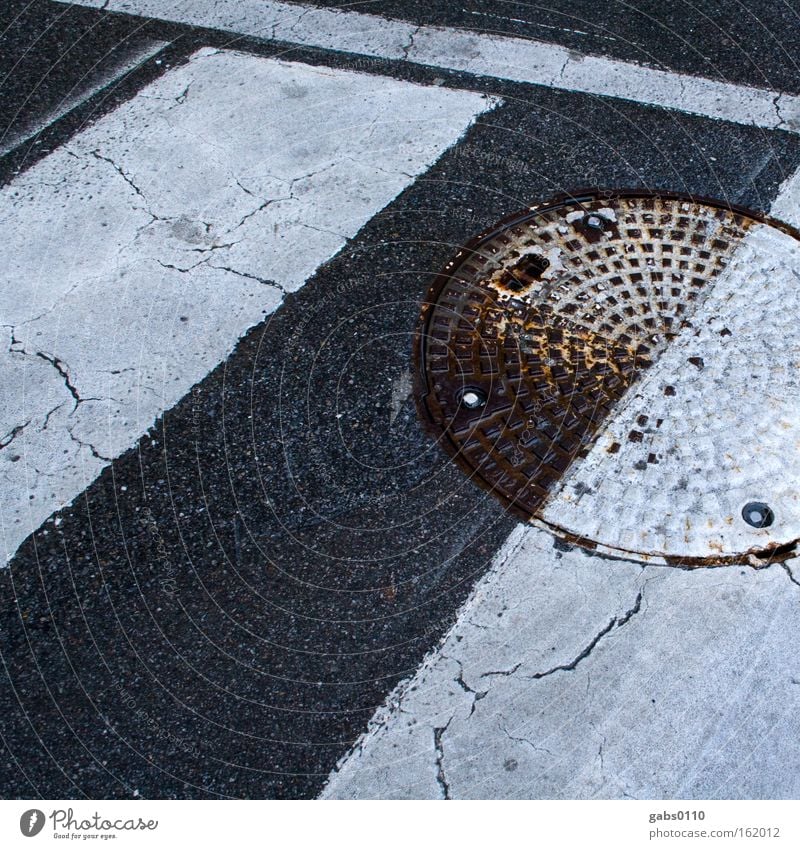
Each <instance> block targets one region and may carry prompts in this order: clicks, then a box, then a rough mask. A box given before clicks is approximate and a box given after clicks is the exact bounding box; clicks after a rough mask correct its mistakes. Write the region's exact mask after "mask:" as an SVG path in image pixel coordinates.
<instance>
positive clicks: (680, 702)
mask: <svg viewBox="0 0 800 849" xmlns="http://www.w3.org/2000/svg"><path fill="white" fill-rule="evenodd" d="M772 211H773V214H775V215H780V216H781V217H782V218H784V220H787V221H789V223H792V224H794V225H797V224H798V223H799V222H800V172H797V173H795V174H794V175H793V176H792V177H790V178H789V179H788V180H787V181H786V182H785V183H784V185H783V186H782V187H781V191H780V192H779V194H778V197H777V199H776V200H775V203H774V204H773V209H772ZM781 279H782V285H783V287H784V289H785V288H786V287H787V286H793V287H794V288H797V281H796V279H794V278H792V280H789V279H787V278H786V277H784V278H781ZM784 294H786V293H785V292H784V291H780V290H779V291H775V292H774V294H773V297H774V298H775V299H776V301H777V302H778V303H780V301H781V298H782V297H783V295H784ZM792 315H793V313H791V310H790V316H789V317H790V318H791V317H792ZM733 400H734V402H735V400H736V399H735V398H734V399H733ZM792 401H793V403H794V406H795V419H796V418H797V416H796V397H793V399H792ZM731 426H732V427H734V426H736V422H735V421H734V420H732V421H731ZM791 450H792V451H794V450H796V449H795V448H794V446H792V449H791ZM796 563H797V561H792V562H791V563H790V564H784V565H781V564H776V565H773V566H771V567H770V568H768V569H764V570H761V571H756V570H753V569H750V568H739V567H733V566H731V567H726V568H723V569H721V570H720V569H712V570H699V571H685V570H680V569H674V568H671V567H665V566H647V567H644V566H642V565H640V564H636V563H631V562H626V561H613V560H610V559H602V560H601V559H597V558H595V557H593V556H591V555H589V554H585V553H583V552H582V551H580V550H572V551H567V552H561V551H558V550H556V549H554V544H553V537H552V536H551V535H550V534H549V533H547V532H546V531H543V530H540V529H538V528H531V527H525V526H520V527H518V528H516V529H515V530H514V531H513V532H512V534H511V536H510V537H509V539H508V540H507V542H506V544H505V545H504V547H503V548H502V549H501V551H500V552H499V553H498V555H497V556H496V557H495V560H494V562H493V564H492V567H491V569H490V570H489V572H488V573H487V574H486V575H485V576H484V577H483V578H482V579H481V580H480V582H479V583H478V584H477V586H476V588H475V590H474V591H473V593H472V596H471V597H470V599H469V601H468V602H467V603H466V604H465V605H464V607H463V608H462V610H461V611H460V613H459V616H458V620H457V622H456V624H455V625H454V626H453V628H452V629H451V630H450V632H449V633H448V634H447V636H446V637H445V638H444V640H443V641H442V643H441V644H440V645H439V646H438V647H437V648H436V649H434V650H433V651H432V652H430V653H429V655H428V656H427V657H426V659H425V660H424V662H423V663H422V665H421V666H420V668H419V669H418V670H417V672H416V674H415V675H414V676H413V677H411V678H410V679H408V680H406V681H404V682H403V683H401V684H400V685H399V686H398V687H397V688H395V690H394V691H393V693H392V694H391V695H390V696H389V697H388V699H387V700H386V702H385V704H384V706H383V707H382V708H381V709H379V710H378V711H377V713H376V714H375V716H374V717H373V719H372V720H371V722H370V724H369V727H368V730H367V731H366V732H365V734H363V735H362V737H361V738H360V739H359V740H358V742H357V743H356V745H355V746H354V748H353V750H352V751H351V752H350V753H349V754H348V755H347V756H346V757H345V758H344V759H343V760H342V762H341V763H340V765H339V768H338V770H337V771H335V772H334V773H333V774H332V775H331V777H330V779H329V781H328V785H327V787H326V789H325V791H324V792H323V794H322V795H323V797H325V798H420V797H421V798H441V797H448V798H475V797H477V798H504V797H515V798H534V799H536V798H592V797H597V798H624V797H627V796H633V797H639V798H646V799H647V798H649V799H658V798H672V799H686V798H699V799H709V798H717V797H719V798H756V799H758V798H766V799H784V798H789V799H793V798H797V797H798V795H800V769H798V764H800V712H798V711H797V693H798V683H797V682H798V681H800V665H799V664H798V661H797V652H796V635H797V633H798V630H799V629H800V604H798V599H799V598H800V597H798V595H797V593H798V587H800V581H798V577H800V569H798V567H797V565H796ZM791 581H793V582H791Z"/></svg>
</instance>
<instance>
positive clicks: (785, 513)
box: [416, 192, 800, 565]
mask: <svg viewBox="0 0 800 849" xmlns="http://www.w3.org/2000/svg"><path fill="white" fill-rule="evenodd" d="M798 316H800V241H798V239H797V237H796V235H795V234H794V232H792V231H790V229H789V228H787V227H785V226H784V225H782V224H779V223H777V222H774V221H768V220H766V219H762V218H759V217H758V216H757V215H755V214H754V213H749V212H747V211H745V210H741V209H737V208H730V207H728V206H724V205H722V204H716V203H715V202H713V201H708V200H698V199H693V198H689V197H681V196H675V195H649V194H645V193H635V192H625V193H612V192H597V193H587V194H584V195H581V196H580V197H574V196H571V197H564V198H559V199H557V200H556V201H553V202H551V203H547V204H543V205H541V206H538V207H534V208H531V209H529V210H526V211H524V212H523V213H520V214H518V215H516V216H514V217H512V218H510V219H507V220H506V221H504V222H501V223H500V224H499V225H497V227H495V228H493V229H492V230H491V231H489V232H488V233H486V234H484V235H482V236H480V237H478V238H477V239H475V240H474V241H473V242H472V243H470V244H469V245H467V246H466V247H464V248H463V249H462V250H461V251H459V253H458V254H457V255H456V256H455V258H454V259H453V261H452V262H451V263H450V264H449V265H448V266H447V268H446V269H445V271H444V272H443V273H442V274H441V275H440V276H439V277H438V278H437V280H436V282H435V283H434V285H433V287H432V288H431V291H430V293H429V295H428V298H427V301H426V304H425V306H424V307H423V311H422V317H421V322H422V326H421V330H420V333H419V337H418V344H417V350H416V356H417V369H416V371H417V375H416V379H417V398H418V405H419V409H420V414H421V416H422V418H423V419H424V420H425V422H426V423H427V425H428V427H429V429H430V430H431V432H432V433H433V434H434V435H435V436H436V438H437V439H439V440H440V442H441V444H442V445H443V447H444V448H445V449H446V450H447V451H448V452H449V453H450V454H451V455H452V456H453V457H454V459H455V460H456V461H457V462H458V464H459V465H460V466H461V468H462V469H463V470H464V471H465V472H467V473H468V474H469V475H471V476H472V477H473V478H474V480H475V481H477V482H479V483H480V484H481V485H482V486H484V487H486V488H487V489H489V490H490V491H491V492H492V493H493V494H494V495H496V496H497V497H498V498H499V499H501V500H502V501H503V502H504V503H505V504H506V506H507V507H509V508H510V509H513V510H514V511H516V512H517V513H518V514H520V515H522V516H524V517H525V518H527V519H530V520H532V521H533V522H534V523H537V524H540V525H543V526H545V527H547V528H549V529H550V530H552V531H554V532H556V533H557V534H560V535H562V536H563V537H565V538H566V539H569V540H572V541H578V542H580V543H581V544H583V545H587V546H591V547H595V548H600V549H602V550H608V551H613V552H616V553H619V554H625V555H626V556H632V557H635V558H639V559H646V560H649V559H659V560H662V561H666V562H671V563H680V564H681V565H704V564H711V563H725V562H744V561H749V562H751V563H754V564H762V563H766V562H770V560H775V559H779V558H781V557H786V556H788V555H789V554H791V552H792V550H793V548H794V545H795V542H796V540H797V539H798V538H800V502H798V491H797V481H798V479H800V415H798V383H797V378H798V363H800V329H799V327H798Z"/></svg>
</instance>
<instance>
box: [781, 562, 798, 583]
mask: <svg viewBox="0 0 800 849" xmlns="http://www.w3.org/2000/svg"><path fill="white" fill-rule="evenodd" d="M780 567H781V568H782V569H783V571H784V572H786V574H787V575H788V576H789V580H790V581H791V582H792V583H793V584H794V585H795V586H797V587H800V581H798V580H797V578H795V576H794V575H793V574H792V570H791V569H790V568H789V567H788V566H787V565H786V563H781V564H780Z"/></svg>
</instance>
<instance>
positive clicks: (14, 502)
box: [0, 49, 496, 562]
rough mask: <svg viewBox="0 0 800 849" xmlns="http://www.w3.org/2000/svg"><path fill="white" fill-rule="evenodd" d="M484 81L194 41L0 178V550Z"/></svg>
mask: <svg viewBox="0 0 800 849" xmlns="http://www.w3.org/2000/svg"><path fill="white" fill-rule="evenodd" d="M495 102H496V101H493V100H490V99H487V98H484V97H482V96H481V95H477V94H473V93H469V92H460V91H448V90H444V89H441V88H437V87H424V86H419V85H414V84H410V83H405V82H398V81H396V80H392V79H389V78H385V77H371V76H366V75H363V74H357V73H353V72H350V71H337V70H328V69H324V68H312V67H309V66H307V65H302V64H297V63H286V62H280V61H277V60H274V59H264V58H260V57H256V56H249V55H243V54H239V53H234V52H230V51H216V50H210V49H204V50H201V51H199V52H198V53H196V54H195V55H194V56H193V57H192V58H191V60H190V61H189V62H188V63H187V64H186V65H184V66H182V67H179V68H176V69H174V70H172V71H169V72H168V73H166V74H165V75H164V76H163V77H161V78H160V79H158V80H157V81H155V82H154V83H152V84H151V85H149V86H147V87H146V88H145V89H143V90H142V91H141V92H140V93H139V94H138V95H137V96H136V97H135V98H134V99H133V100H132V101H130V102H128V103H126V104H124V105H122V106H121V107H119V108H118V109H116V110H115V111H114V112H112V113H111V114H109V115H107V116H106V117H105V118H103V119H101V120H100V121H99V122H98V123H97V124H95V125H94V126H92V127H90V128H89V129H87V130H85V131H84V132H82V133H80V134H79V135H78V136H77V137H75V138H74V139H72V140H71V141H70V142H69V143H68V144H67V145H65V146H64V147H63V148H60V149H59V150H57V151H55V152H54V153H52V154H50V155H49V156H48V157H46V158H45V159H43V160H42V161H41V162H39V163H38V164H37V165H35V166H34V167H33V168H31V169H30V170H29V171H27V172H26V173H24V174H22V175H20V176H19V177H18V178H17V179H15V180H14V181H13V182H12V183H10V184H9V185H8V186H6V187H5V189H3V190H2V192H0V230H1V231H2V233H3V237H4V245H3V251H2V253H0V303H2V318H0V325H2V327H3V333H4V335H5V337H6V342H5V344H4V345H3V346H2V353H0V399H2V406H0V491H2V493H3V498H2V502H0V521H1V522H2V531H3V533H2V538H0V558H1V559H0V562H4V561H5V559H6V558H8V557H10V556H11V555H12V554H13V552H14V551H15V550H16V548H17V547H18V545H19V544H20V543H21V542H22V540H23V539H24V538H25V537H26V536H27V535H28V534H29V533H31V531H33V530H34V529H35V528H37V527H38V526H39V525H40V524H41V523H42V522H43V521H44V520H45V519H46V518H47V517H48V516H49V515H50V514H51V513H52V512H53V511H54V510H56V509H58V508H60V507H62V506H63V505H65V504H67V503H68V502H70V501H71V500H72V499H73V498H75V496H77V495H78V494H79V493H80V492H81V491H82V490H83V489H85V487H86V486H88V484H90V483H91V482H92V480H94V478H95V477H96V476H97V475H98V474H99V472H100V471H101V469H102V468H103V467H104V466H106V465H107V464H108V462H109V460H110V459H111V458H114V457H116V456H118V455H119V454H120V453H122V452H123V451H124V450H125V449H127V448H129V447H130V446H131V445H132V444H134V442H135V440H136V439H137V438H138V437H139V436H140V434H142V433H144V432H145V431H146V430H147V429H148V428H149V427H150V426H151V425H152V424H153V421H154V419H155V418H156V417H157V416H158V415H159V414H160V413H162V412H163V411H164V410H166V409H168V408H169V407H171V406H172V405H173V404H175V403H176V402H177V401H178V399H180V398H181V397H182V396H183V395H185V394H186V392H187V391H188V390H189V389H190V388H191V386H192V385H193V384H194V383H196V382H197V381H199V380H200V379H202V378H203V377H204V376H205V375H206V374H207V373H208V372H209V371H210V370H211V369H212V368H213V367H214V366H216V365H217V364H218V363H219V362H221V361H222V360H223V359H224V358H225V357H226V356H228V354H230V352H231V350H232V349H233V346H234V345H235V343H236V341H237V339H239V338H240V337H241V336H242V334H243V333H244V332H245V331H246V330H247V329H248V328H249V327H251V326H253V325H255V324H257V323H258V322H260V321H261V320H262V319H263V318H264V316H265V315H267V314H268V313H270V312H272V311H273V310H274V309H275V308H276V307H277V306H278V305H279V304H280V302H281V300H282V297H283V294H284V292H289V291H294V290H296V289H298V288H300V287H301V286H302V285H303V283H304V282H305V280H306V279H307V278H308V277H309V276H310V275H311V274H312V273H313V272H314V270H315V269H316V268H317V267H318V266H319V265H320V264H321V263H323V262H324V261H325V260H327V259H328V258H329V257H331V256H332V255H333V254H334V253H336V252H337V251H338V250H339V249H340V248H341V247H342V246H343V245H344V243H345V241H346V240H347V239H348V238H350V237H352V236H353V235H355V233H356V232H357V231H358V229H359V228H360V227H361V226H362V225H363V224H364V223H365V222H366V221H368V220H369V218H371V217H372V216H373V215H374V214H375V213H376V212H378V211H379V210H380V209H381V208H383V207H384V206H385V205H386V204H387V203H388V202H389V201H390V200H391V199H392V198H394V197H395V196H396V195H397V194H398V193H399V192H400V191H401V190H402V189H403V188H404V187H405V186H407V185H408V184H409V183H411V182H412V181H413V179H414V178H415V177H416V176H417V175H418V174H420V173H422V172H423V171H424V170H425V169H426V168H427V167H428V166H429V165H431V164H432V163H433V161H435V160H436V159H437V158H438V156H439V155H440V154H441V153H442V152H443V151H444V150H445V149H446V148H447V147H449V146H450V145H452V144H453V143H454V142H455V141H457V139H458V138H459V136H460V135H461V134H462V133H463V132H464V131H465V130H466V128H467V127H468V126H469V125H470V123H471V122H472V120H473V119H474V118H475V116H476V115H477V114H478V113H480V112H481V111H483V110H484V109H486V108H489V107H490V106H492V105H493V104H494V103H495Z"/></svg>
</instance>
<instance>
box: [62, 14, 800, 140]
mask: <svg viewBox="0 0 800 849" xmlns="http://www.w3.org/2000/svg"><path fill="white" fill-rule="evenodd" d="M59 2H70V0H59ZM79 5H83V6H93V7H96V8H99V7H101V6H102V7H105V8H106V9H108V10H110V11H115V12H128V13H131V14H134V15H141V16H145V17H153V18H159V19H162V20H168V21H175V22H178V23H187V24H194V25H196V26H205V27H211V28H216V29H222V30H226V31H230V32H235V33H240V34H242V35H248V36H254V37H259V38H269V39H276V40H280V41H286V42H289V43H292V44H300V45H304V46H310V47H320V48H324V49H327V50H338V51H346V52H350V53H359V54H363V55H366V56H375V57H380V58H384V59H403V60H406V61H408V62H413V63H415V64H419V65H428V66H433V67H437V68H443V69H447V70H453V71H465V72H467V73H471V74H479V75H481V76H489V77H497V78H500V79H506V80H513V81H516V82H524V83H533V84H536V85H544V86H548V87H552V88H559V89H565V90H567V91H576V92H583V93H586V94H597V95H605V96H608V97H616V98H621V99H623V100H632V101H635V102H637V103H644V104H648V105H651V106H663V107H666V108H668V109H675V110H678V111H681V112H689V113H692V114H696V115H704V116H707V117H710V118H718V119H722V120H726V121H734V122H736V123H740V124H748V125H754V126H757V127H764V128H767V129H784V130H787V131H789V132H800V97H797V96H795V95H790V94H783V93H780V92H775V91H768V90H765V89H759V88H754V87H750V86H743V85H737V84H733V83H727V82H722V81H718V80H710V79H705V78H702V77H694V76H691V75H688V74H677V73H673V72H671V71H662V70H658V69H655V68H649V67H646V66H644V65H639V64H636V63H633V62H623V61H620V60H617V59H607V58H604V57H600V56H587V55H582V54H580V53H576V52H575V51H572V50H568V49H566V48H564V47H560V46H558V45H555V44H549V43H547V42H540V41H534V40H529V39H524V38H509V37H505V36H496V35H481V34H478V33H474V32H469V31H465V30H457V29H451V28H444V27H433V26H424V27H417V26H414V25H413V24H410V23H407V22H405V21H398V20H388V19H386V18H381V17H378V16H377V15H368V14H362V13H360V12H349V11H347V12H346V11H341V10H338V9H324V8H322V9H321V8H318V7H315V6H303V5H299V4H294V3H291V4H290V3H280V2H269V0H109V2H107V3H106V0H80V3H79Z"/></svg>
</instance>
